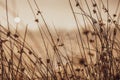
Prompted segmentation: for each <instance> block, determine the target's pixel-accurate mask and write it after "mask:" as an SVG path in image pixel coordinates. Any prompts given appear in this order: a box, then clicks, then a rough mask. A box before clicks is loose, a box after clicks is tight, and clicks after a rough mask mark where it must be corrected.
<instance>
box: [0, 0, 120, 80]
mask: <svg viewBox="0 0 120 80" xmlns="http://www.w3.org/2000/svg"><path fill="white" fill-rule="evenodd" d="M27 1H28V4H29V7H30V9H31V11H32V13H33V15H34V22H35V24H36V25H37V27H38V30H37V31H31V30H29V29H28V28H29V25H28V24H25V25H26V26H25V28H24V29H23V30H19V28H17V26H16V28H12V29H11V27H10V26H11V25H10V23H9V20H8V19H9V18H8V13H7V15H6V17H7V20H6V21H7V26H4V25H2V24H0V80H120V52H119V51H120V45H119V44H120V40H119V39H120V34H119V33H120V10H119V8H120V6H119V5H120V0H115V1H116V5H115V6H114V9H115V12H113V11H112V12H113V14H112V13H111V9H113V8H110V7H109V6H110V5H109V6H108V3H109V0H106V1H107V3H106V4H105V3H104V2H103V1H102V0H100V5H101V6H100V5H98V4H99V3H98V1H97V0H91V1H90V3H89V2H88V1H87V0H85V1H83V2H84V4H85V5H86V8H85V9H84V7H83V6H82V5H81V0H73V1H72V0H68V2H69V6H70V9H71V12H72V16H73V18H74V22H75V24H76V26H75V28H74V29H71V30H67V29H58V28H57V26H55V25H54V26H53V27H52V28H51V27H50V26H49V25H48V24H47V23H46V20H45V18H44V16H43V14H42V13H41V10H40V7H39V5H38V4H37V2H36V0H34V3H35V6H36V8H37V12H34V10H33V7H32V5H31V3H30V0H27ZM6 12H7V6H6ZM78 15H80V16H81V17H82V19H81V20H79V16H78ZM36 16H39V17H40V18H41V19H40V20H42V21H43V23H44V26H41V23H40V20H39V18H36ZM81 21H83V22H84V27H83V26H81V24H80V22H81Z"/></svg>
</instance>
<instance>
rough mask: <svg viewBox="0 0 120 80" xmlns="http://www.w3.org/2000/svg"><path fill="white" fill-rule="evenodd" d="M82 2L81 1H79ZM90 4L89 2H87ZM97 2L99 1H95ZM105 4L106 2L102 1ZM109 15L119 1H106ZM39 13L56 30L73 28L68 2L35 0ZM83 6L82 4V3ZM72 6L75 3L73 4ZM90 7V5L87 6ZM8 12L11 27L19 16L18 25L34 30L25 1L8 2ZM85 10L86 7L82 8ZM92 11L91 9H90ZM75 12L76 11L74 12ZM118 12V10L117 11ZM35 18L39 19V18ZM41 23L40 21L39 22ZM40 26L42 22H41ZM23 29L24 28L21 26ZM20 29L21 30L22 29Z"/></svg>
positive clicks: (0, 2) (1, 0) (0, 9)
mask: <svg viewBox="0 0 120 80" xmlns="http://www.w3.org/2000/svg"><path fill="white" fill-rule="evenodd" d="M5 1H6V0H0V23H1V24H4V25H5V24H6V23H5V21H6V14H5ZM81 1H82V0H81ZM87 1H88V3H90V1H91V0H87ZM96 1H99V0H96ZM103 1H104V3H105V4H106V1H107V0H103ZM108 1H109V6H110V8H109V9H110V11H111V14H113V13H114V12H115V11H114V9H115V8H116V5H117V3H118V1H119V0H108ZM30 2H31V5H32V7H33V8H34V12H36V13H37V8H36V7H35V4H34V2H33V0H30ZM36 2H37V4H38V6H39V8H40V9H41V12H42V14H43V16H44V18H45V20H46V22H47V24H48V25H50V26H53V24H54V25H55V26H56V27H58V28H73V27H75V22H74V18H73V15H72V12H71V9H70V6H69V0H36ZM82 5H84V2H83V3H82ZM73 6H75V3H74V2H73ZM89 6H91V4H89ZM8 7H9V8H8V10H9V21H10V23H11V25H13V27H14V26H15V22H14V18H15V17H16V16H19V17H20V19H21V22H20V23H19V24H20V25H26V24H28V25H29V26H30V27H31V29H36V28H37V27H36V26H35V25H36V24H35V22H34V20H35V19H34V16H33V13H32V11H31V9H30V6H29V5H28V2H27V0H8ZM83 8H84V9H86V6H83ZM91 9H92V8H91ZM76 11H77V10H76ZM119 11H120V10H119ZM37 18H39V19H40V17H39V16H37ZM81 18H82V17H81V16H79V20H80V24H81V25H83V21H82V19H81ZM40 21H41V20H40ZM41 24H42V22H41ZM22 27H24V26H22ZM22 27H21V28H22Z"/></svg>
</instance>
